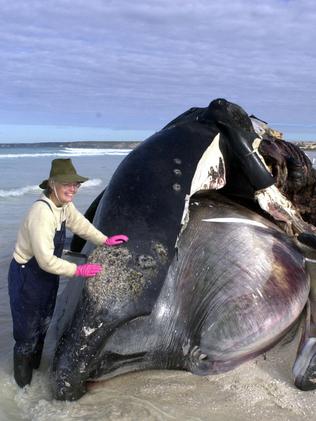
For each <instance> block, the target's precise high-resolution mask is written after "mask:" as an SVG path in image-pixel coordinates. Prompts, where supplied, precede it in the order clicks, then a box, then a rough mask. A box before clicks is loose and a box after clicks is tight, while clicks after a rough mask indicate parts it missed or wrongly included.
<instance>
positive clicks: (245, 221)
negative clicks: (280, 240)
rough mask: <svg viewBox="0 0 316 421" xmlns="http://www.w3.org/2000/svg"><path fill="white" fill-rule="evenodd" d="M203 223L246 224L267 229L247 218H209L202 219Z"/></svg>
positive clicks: (260, 223) (265, 226)
mask: <svg viewBox="0 0 316 421" xmlns="http://www.w3.org/2000/svg"><path fill="white" fill-rule="evenodd" d="M202 221H203V222H216V223H224V224H227V223H229V224H231V223H234V224H246V225H253V226H256V227H260V228H268V227H267V225H264V224H262V222H258V221H253V220H251V219H247V218H210V219H202Z"/></svg>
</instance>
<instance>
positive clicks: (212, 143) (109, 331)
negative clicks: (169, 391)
mask: <svg viewBox="0 0 316 421" xmlns="http://www.w3.org/2000/svg"><path fill="white" fill-rule="evenodd" d="M219 101H222V100H219ZM217 105H218V104H217ZM226 105H227V104H225V106H226ZM229 107H231V108H229V111H230V110H232V111H234V113H235V114H234V115H236V114H238V113H240V111H239V107H238V106H235V105H234V104H229ZM210 108H211V107H209V108H207V109H191V110H189V111H188V112H187V113H184V114H183V115H181V116H180V117H179V118H177V119H176V120H174V121H173V122H171V123H170V124H169V125H167V126H166V127H165V128H164V129H163V130H161V131H160V132H158V133H156V134H155V135H153V136H152V137H150V138H149V139H147V140H146V141H145V142H143V143H142V144H141V145H140V146H139V147H137V148H136V149H135V150H133V151H132V152H131V153H130V154H129V155H128V157H127V158H126V159H125V160H124V161H123V162H122V163H121V165H120V166H119V167H118V169H117V171H116V172H115V174H114V175H113V177H112V180H111V182H110V184H109V186H108V187H107V189H106V190H105V192H104V193H103V194H102V195H100V197H99V198H98V200H97V201H96V203H94V204H93V206H92V211H91V209H90V217H91V219H92V217H93V222H94V224H95V225H96V226H97V227H98V228H99V229H101V230H102V231H103V232H105V233H106V234H108V235H112V234H115V233H117V232H124V233H126V234H127V235H128V236H129V238H130V240H129V242H128V243H127V244H125V245H123V246H120V247H117V248H106V247H99V248H97V249H95V250H93V249H92V247H91V246H90V245H85V247H84V248H83V251H84V253H86V254H89V255H90V256H89V261H91V262H100V263H102V264H103V265H104V270H103V272H102V273H101V274H100V275H98V276H97V277H96V278H93V279H91V280H88V281H86V282H85V283H83V284H82V287H80V286H79V283H75V282H71V283H69V286H68V288H67V290H66V292H65V297H64V300H65V302H66V307H65V308H66V310H65V313H66V317H64V319H68V320H66V324H65V325H63V326H64V328H65V330H64V332H63V334H62V335H61V338H60V341H59V343H58V346H57V349H56V353H55V357H54V363H53V372H52V381H53V389H54V395H55V397H56V398H57V399H63V400H75V399H78V398H80V397H81V396H82V395H83V394H84V393H85V391H86V383H87V381H88V380H92V379H97V378H101V377H102V378H109V377H113V376H115V375H118V374H121V373H126V372H129V371H134V370H140V369H154V368H170V369H183V370H188V371H191V372H192V373H195V374H199V375H207V374H212V373H219V372H224V371H227V370H229V369H232V368H233V367H235V366H237V365H238V364H240V363H242V362H243V361H246V360H248V359H250V358H253V357H254V356H256V355H258V354H260V353H263V352H265V351H266V350H267V349H269V348H271V347H272V346H273V345H274V344H275V343H277V342H278V341H279V340H280V338H281V337H283V336H284V335H285V334H286V332H288V330H289V329H290V328H291V327H292V326H293V324H294V323H295V322H296V321H297V320H298V319H299V317H300V315H301V314H302V311H303V308H304V306H305V304H306V302H307V300H308V294H309V277H308V275H307V272H306V269H305V259H304V256H303V254H302V252H301V251H300V250H299V249H298V248H297V246H296V244H295V243H294V242H293V241H292V240H291V239H290V238H289V237H288V236H286V235H285V234H284V233H283V232H282V231H281V230H280V229H279V228H278V227H277V226H276V225H274V224H273V223H272V222H271V221H269V220H268V219H267V218H264V217H263V216H260V215H259V214H258V213H257V212H254V211H252V210H250V209H249V208H247V207H244V206H241V205H240V204H238V203H237V199H236V198H237V197H238V198H239V199H240V198H241V199H242V200H245V201H246V203H248V202H247V199H249V198H250V197H251V196H252V194H253V186H252V185H251V184H249V183H247V181H246V180H247V176H246V175H245V174H243V173H242V172H241V171H238V166H237V165H232V166H231V168H227V167H225V163H227V162H229V156H227V155H225V154H229V148H228V150H227V149H225V148H221V139H222V138H223V136H225V134H223V133H222V132H221V131H220V130H219V126H218V125H217V124H216V119H215V118H213V117H214V116H212V114H211V115H210ZM239 115H240V114H239ZM242 116H244V115H243V114H242ZM242 135H243V136H244V135H245V133H244V132H243V133H242ZM248 135H249V136H250V135H251V136H252V140H253V139H254V137H255V134H254V133H251V134H249V133H248V134H247V136H248ZM251 136H250V137H251ZM236 177H238V180H236ZM263 178H264V176H263ZM267 182H268V181H267ZM214 189H221V192H222V193H224V194H226V196H227V195H230V194H231V193H232V192H235V193H237V195H236V197H234V200H230V199H229V198H227V197H225V196H224V195H223V194H219V193H215V192H214ZM235 199H236V200H235ZM238 201H239V200H238ZM252 206H254V204H251V207H252ZM73 248H74V249H77V250H78V248H80V247H79V246H78V242H77V240H76V239H75V240H74V242H73ZM76 288H77V289H76ZM75 304H76V305H75ZM72 309H75V311H74V314H72ZM63 323H64V322H63Z"/></svg>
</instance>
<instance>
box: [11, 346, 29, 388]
mask: <svg viewBox="0 0 316 421" xmlns="http://www.w3.org/2000/svg"><path fill="white" fill-rule="evenodd" d="M32 373H33V367H32V355H30V354H27V355H24V354H20V353H17V352H14V378H15V381H16V383H17V384H18V385H19V386H20V387H24V386H26V385H28V384H30V383H31V380H32Z"/></svg>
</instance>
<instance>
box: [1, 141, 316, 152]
mask: <svg viewBox="0 0 316 421" xmlns="http://www.w3.org/2000/svg"><path fill="white" fill-rule="evenodd" d="M290 142H291V143H294V144H295V145H297V146H299V147H300V148H301V149H303V150H306V151H314V150H316V141H315V142H314V141H311V142H309V141H303V140H301V141H294V140H293V141H292V140H291V141H290ZM141 143H142V141H138V140H134V141H124V140H112V141H111V140H109V141H93V140H92V141H89V140H87V141H84V140H83V141H73V142H36V143H27V142H25V143H0V148H3V149H4V148H21V147H23V146H24V147H26V148H38V147H41V148H44V147H47V148H50V147H60V148H90V149H134V148H136V146H138V145H139V144H141Z"/></svg>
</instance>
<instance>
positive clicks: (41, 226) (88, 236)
mask: <svg viewBox="0 0 316 421" xmlns="http://www.w3.org/2000/svg"><path fill="white" fill-rule="evenodd" d="M40 199H41V200H44V201H46V202H48V203H49V205H50V207H51V209H52V210H51V209H50V208H49V207H48V206H47V205H46V204H45V203H43V202H41V201H37V202H35V203H34V204H33V205H32V207H31V209H30V210H29V212H28V214H27V215H26V217H25V219H24V221H23V222H22V224H21V227H20V229H19V232H18V238H17V242H16V245H15V249H14V253H13V257H14V259H15V260H16V261H17V262H18V263H20V264H25V263H27V262H28V261H29V260H30V259H31V258H32V257H33V256H35V259H36V261H37V263H38V264H39V266H40V267H41V268H42V269H43V270H45V271H46V272H49V273H54V274H56V275H64V276H74V274H75V271H76V269H77V265H76V264H74V263H70V262H67V261H66V260H63V259H60V258H58V257H56V256H54V236H55V232H56V230H57V231H59V230H60V229H61V225H62V222H63V221H66V228H68V229H70V231H72V232H73V233H74V234H77V235H79V236H80V237H82V238H84V239H85V240H89V241H91V242H92V243H94V244H95V245H101V244H103V243H104V241H105V240H106V239H107V237H106V235H104V234H102V232H101V231H99V230H97V229H96V228H95V227H94V226H93V225H92V224H91V223H90V222H89V221H88V220H87V219H86V218H85V217H84V216H83V215H82V214H81V213H80V212H79V211H78V210H77V209H76V208H75V206H74V204H73V203H67V204H66V205H64V206H62V207H57V206H56V205H55V204H54V203H53V202H52V201H51V200H50V199H48V198H47V197H46V196H44V195H43V196H41V198H40Z"/></svg>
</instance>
